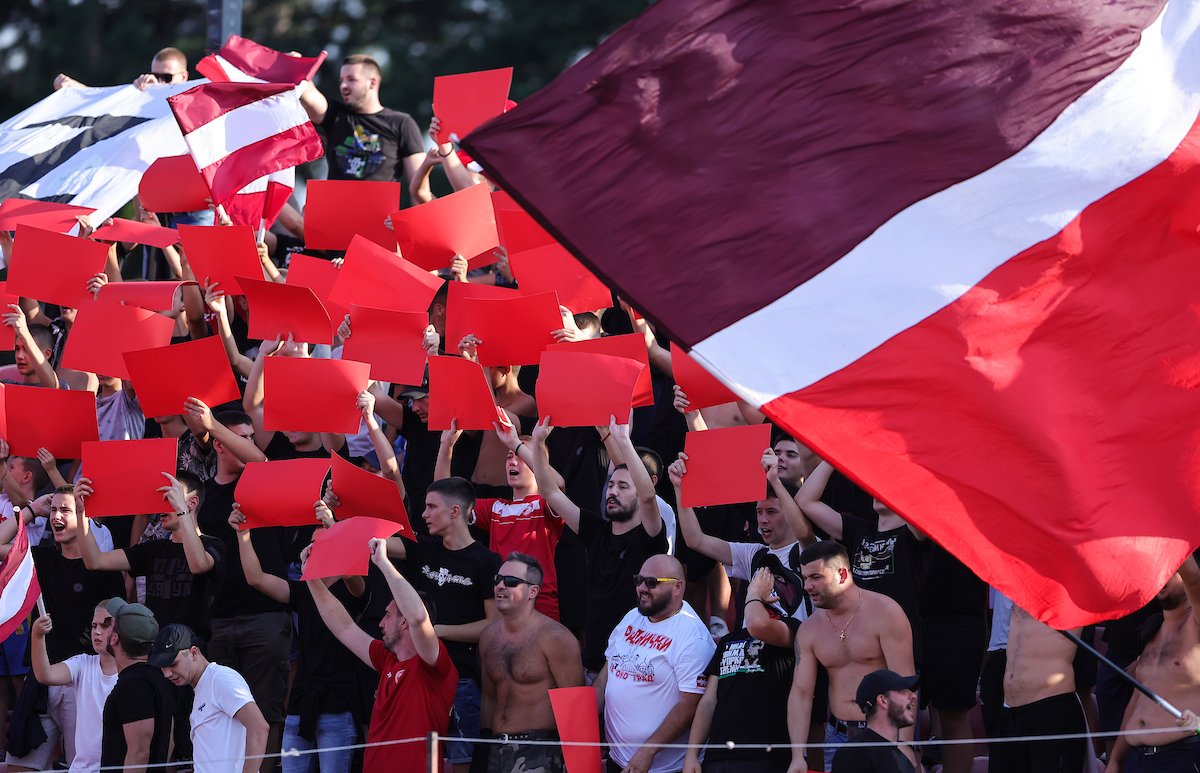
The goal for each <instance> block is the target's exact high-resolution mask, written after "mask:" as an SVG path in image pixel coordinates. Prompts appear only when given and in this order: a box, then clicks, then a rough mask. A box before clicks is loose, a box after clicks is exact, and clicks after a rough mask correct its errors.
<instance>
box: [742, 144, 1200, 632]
mask: <svg viewBox="0 0 1200 773" xmlns="http://www.w3.org/2000/svg"><path fill="white" fill-rule="evenodd" d="M1198 127H1200V124H1197V125H1194V126H1193V127H1192V129H1191V131H1190V133H1189V134H1188V137H1187V138H1186V139H1185V140H1184V142H1183V143H1182V144H1181V145H1180V146H1179V147H1178V148H1177V149H1176V150H1175V152H1174V153H1173V154H1172V155H1171V156H1170V157H1169V158H1168V159H1167V160H1166V161H1165V162H1164V163H1162V164H1160V165H1159V166H1157V167H1155V168H1154V169H1152V170H1151V171H1150V172H1148V173H1146V174H1145V175H1143V176H1141V177H1139V178H1137V179H1135V180H1134V181H1133V182H1131V183H1129V184H1127V185H1125V186H1123V187H1122V188H1119V189H1118V190H1116V191H1114V192H1113V193H1111V194H1109V195H1108V196H1106V197H1104V198H1103V199H1101V200H1100V201H1098V202H1096V203H1094V204H1092V205H1091V206H1089V207H1087V208H1086V209H1085V210H1084V211H1083V212H1082V213H1081V215H1080V216H1079V217H1077V218H1076V219H1075V220H1074V221H1072V222H1071V223H1070V224H1069V225H1068V226H1067V227H1066V228H1064V229H1063V230H1062V231H1061V232H1059V234H1058V235H1056V236H1055V237H1054V238H1051V239H1048V240H1046V241H1044V242H1042V243H1040V244H1038V245H1036V246H1035V247H1033V248H1031V249H1029V250H1026V251H1025V252H1023V253H1021V254H1019V255H1017V256H1015V257H1014V258H1012V259H1010V260H1009V261H1008V262H1007V263H1005V264H1004V265H1002V266H1001V267H1000V268H998V269H996V270H995V271H993V272H992V273H991V274H989V275H988V276H987V277H986V278H985V279H984V280H983V281H981V282H980V283H978V284H977V285H976V286H975V287H974V288H972V289H971V290H969V291H968V292H967V293H966V294H965V295H964V296H963V297H962V298H961V299H960V300H958V301H957V302H956V303H954V304H952V305H950V306H948V307H946V308H944V309H942V310H941V311H939V312H938V313H936V314H933V315H932V316H930V317H928V318H926V319H925V320H923V321H922V322H920V323H919V324H917V325H915V326H913V327H912V328H909V329H908V330H906V331H904V332H902V333H900V334H899V335H896V336H895V337H893V338H892V339H890V340H889V341H887V342H886V343H884V344H883V345H882V346H880V347H878V348H877V349H875V350H874V351H872V352H870V353H869V354H868V355H866V356H865V357H862V358H860V359H859V360H858V361H856V362H854V363H853V364H851V365H849V366H848V367H846V368H843V369H842V370H840V371H838V372H837V373H834V374H832V375H830V376H828V377H826V378H825V379H822V380H821V381H819V382H818V383H816V384H814V385H812V386H810V387H808V388H806V389H803V390H800V391H798V392H794V393H792V394H789V395H786V396H784V397H781V398H779V399H777V400H774V401H772V402H770V403H768V404H767V405H766V406H764V410H765V412H766V413H767V415H768V416H770V417H771V419H772V420H774V421H777V422H779V423H781V424H783V425H784V426H785V427H787V428H788V429H789V430H790V431H792V432H793V433H795V434H796V436H797V437H798V438H802V440H803V442H804V443H805V444H807V445H809V446H811V447H812V448H813V450H815V451H816V452H817V453H819V454H820V455H822V456H824V457H826V458H828V459H829V460H830V461H831V462H832V463H833V464H834V465H835V466H837V467H838V468H839V469H842V470H849V471H853V474H852V475H851V477H853V478H854V479H855V480H856V481H857V482H859V483H860V484H861V485H862V486H863V487H864V488H866V489H868V490H870V491H871V492H873V493H875V494H876V495H877V496H878V497H879V498H880V499H881V500H883V501H884V502H886V503H887V504H888V505H889V506H891V507H892V508H893V509H894V510H896V512H898V513H901V514H902V515H904V516H905V517H906V518H908V519H909V520H910V521H911V522H912V523H913V524H914V525H916V526H917V527H919V528H921V529H923V530H925V531H926V532H928V533H929V534H930V535H931V536H932V537H933V538H934V539H936V540H937V541H938V542H939V543H941V544H942V545H943V546H944V547H946V548H947V549H948V550H949V551H950V552H951V553H953V554H954V555H955V556H957V557H958V558H960V559H961V560H962V561H963V562H964V563H966V564H967V565H968V566H969V567H971V569H973V570H974V571H975V572H976V573H977V574H978V575H979V576H980V577H982V578H983V579H984V580H986V581H987V582H989V583H991V584H992V585H994V586H996V587H997V588H998V589H999V590H1001V591H1002V592H1004V593H1005V594H1006V595H1008V596H1010V597H1011V598H1012V599H1013V601H1014V602H1016V603H1017V604H1019V605H1020V606H1022V607H1024V608H1025V609H1027V610H1028V611H1029V612H1031V613H1032V614H1033V615H1034V616H1036V617H1037V618H1039V619H1040V620H1042V621H1043V622H1046V623H1048V624H1049V625H1050V626H1052V627H1054V628H1060V629H1062V628H1071V627H1075V626H1079V625H1084V624H1088V623H1094V622H1098V621H1100V620H1104V619H1111V618H1114V617H1120V616H1121V615H1124V614H1126V613H1128V612H1132V611H1134V610H1136V609H1138V608H1140V607H1141V606H1142V605H1143V604H1145V603H1146V602H1147V601H1148V600H1149V599H1150V598H1152V597H1153V596H1154V595H1155V593H1156V592H1157V591H1158V590H1159V589H1160V588H1162V586H1163V585H1164V584H1165V583H1166V580H1167V579H1168V578H1169V577H1170V576H1171V574H1172V573H1173V572H1174V571H1175V570H1176V568H1177V567H1178V566H1179V565H1180V564H1181V563H1182V562H1183V560H1184V558H1185V557H1186V556H1187V554H1188V553H1189V552H1190V551H1191V550H1192V549H1193V548H1195V547H1196V545H1197V544H1198V543H1200V519H1197V518H1195V517H1194V513H1195V511H1196V508H1197V507H1198V506H1200V455H1198V454H1197V453H1196V449H1197V444H1198V442H1200V431H1198V430H1197V429H1196V426H1195V422H1192V421H1181V417H1187V416H1196V415H1197V414H1198V413H1200V311H1198V308H1200V307H1198V306H1197V303H1196V293H1195V288H1196V287H1197V286H1200V261H1197V260H1196V246H1197V236H1196V233H1197V225H1198V223H1200V128H1198Z"/></svg>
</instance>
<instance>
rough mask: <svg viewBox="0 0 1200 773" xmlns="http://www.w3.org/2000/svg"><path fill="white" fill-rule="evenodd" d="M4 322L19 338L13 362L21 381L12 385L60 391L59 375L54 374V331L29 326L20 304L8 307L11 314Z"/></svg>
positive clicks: (4, 318)
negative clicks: (58, 389) (57, 389)
mask: <svg viewBox="0 0 1200 773" xmlns="http://www.w3.org/2000/svg"><path fill="white" fill-rule="evenodd" d="M0 318H2V319H3V320H4V324H5V326H6V327H11V328H12V329H13V332H14V335H15V337H16V340H15V343H14V344H13V359H14V361H15V362H16V368H17V373H18V374H19V375H20V376H21V381H19V382H15V381H14V382H9V383H19V384H23V385H25V386H47V387H50V388H52V389H56V388H58V385H59V384H58V374H57V373H56V372H55V370H54V334H53V333H51V332H50V328H48V327H46V326H45V325H39V324H35V323H31V322H29V320H28V319H27V318H26V316H25V312H24V311H22V310H21V307H20V305H19V304H16V303H10V304H8V311H5V312H4V314H3V317H0Z"/></svg>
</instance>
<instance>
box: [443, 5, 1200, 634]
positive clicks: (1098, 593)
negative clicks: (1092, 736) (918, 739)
mask: <svg viewBox="0 0 1200 773" xmlns="http://www.w3.org/2000/svg"><path fill="white" fill-rule="evenodd" d="M1198 23H1200V3H1198V2H1197V1H1196V0H1169V2H1166V1H1163V0H1158V1H1151V2H1142V1H1141V0H1114V1H1113V2H1107V3H1096V2H1092V1H1091V0H1021V1H1019V2H1008V1H1005V2H999V1H997V2H980V3H962V2H958V0H850V1H849V2H847V1H846V0H810V2H805V3H795V2H790V0H718V1H717V2H713V0H660V2H658V3H656V4H655V5H654V6H652V7H651V8H650V9H649V10H647V11H646V12H645V13H644V14H643V15H642V16H641V17H640V18H638V19H637V20H635V21H634V22H632V23H630V24H629V25H627V26H626V27H625V28H623V29H621V30H619V31H618V32H617V33H615V34H614V35H612V36H611V37H609V38H608V39H607V40H606V41H605V42H604V43H603V44H601V45H600V46H599V47H597V49H596V50H595V51H594V52H593V53H592V54H591V55H589V56H588V57H586V58H585V59H583V60H582V61H581V62H579V63H578V64H577V65H575V66H574V67H573V68H571V69H570V70H568V71H567V72H566V73H564V74H563V75H562V76H561V77H560V78H559V79H558V80H556V81H555V82H554V83H552V84H551V85H550V86H549V87H547V88H545V89H543V90H542V91H540V92H538V93H537V94H535V95H534V96H533V97H531V98H529V99H527V100H525V101H524V102H523V103H522V104H521V105H520V107H519V108H517V109H516V110H514V111H512V112H510V113H508V114H506V115H503V116H500V117H498V118H495V119H493V120H492V121H490V122H489V123H487V124H484V125H483V126H482V127H480V128H479V129H477V130H476V131H475V132H474V133H472V134H471V135H469V136H468V137H467V138H466V140H465V142H464V145H465V146H466V148H467V150H468V151H469V152H470V153H471V154H472V155H473V156H475V158H476V159H477V160H479V161H480V162H481V163H482V164H483V166H484V167H485V168H487V169H488V171H489V173H490V174H491V175H492V176H493V177H495V178H496V179H497V180H498V181H499V183H500V185H501V186H502V187H503V188H504V189H505V190H507V191H509V192H510V193H511V194H512V195H513V197H514V198H515V199H517V200H518V201H519V202H520V203H521V204H522V206H525V207H526V208H527V209H528V210H529V211H530V212H531V213H533V214H534V215H535V217H537V219H538V220H539V221H540V222H541V223H542V224H543V225H544V226H546V228H547V229H548V230H550V231H551V232H552V233H553V234H554V235H555V236H556V237H557V238H558V239H559V240H560V241H561V242H562V243H563V244H564V245H567V246H568V247H569V248H570V249H571V250H572V251H573V252H574V253H575V254H576V255H577V256H578V257H579V258H580V259H581V260H582V261H583V262H585V263H586V264H587V265H588V266H589V267H591V268H592V269H593V270H595V271H596V273H597V274H599V275H601V276H602V277H604V278H606V279H608V280H609V281H610V282H611V283H612V284H614V285H615V286H616V287H618V288H619V290H620V292H621V294H622V295H623V296H624V297H625V298H627V299H629V300H631V302H633V303H634V305H635V306H637V307H638V308H639V309H640V310H641V311H643V312H644V313H645V314H646V315H647V316H648V317H650V318H651V319H653V320H654V321H655V322H656V323H658V324H659V325H661V326H662V327H663V328H665V329H666V330H667V331H668V332H669V333H670V334H671V335H672V336H673V338H674V339H675V340H677V341H681V342H682V343H683V344H684V345H685V346H686V347H688V348H689V349H690V352H691V354H692V356H693V357H694V358H695V359H697V360H698V361H699V362H701V363H702V364H703V365H704V366H705V367H706V368H707V369H708V370H710V371H711V372H712V373H714V374H715V375H716V376H718V377H719V378H720V379H721V380H722V381H723V382H725V383H726V384H728V385H729V386H730V387H731V388H733V389H734V390H735V391H736V392H737V393H738V394H739V395H740V396H742V397H743V398H745V399H747V400H749V401H751V402H753V403H755V404H757V405H761V406H762V407H763V409H764V411H765V412H766V413H767V414H768V415H769V416H770V417H771V418H772V419H774V420H775V421H778V422H780V423H781V424H783V425H784V426H786V427H788V428H789V429H790V430H791V431H793V432H794V433H795V434H796V435H797V436H798V437H800V438H802V439H803V440H804V442H806V443H807V444H809V445H810V446H812V447H813V448H814V449H815V450H816V451H817V452H818V453H820V454H821V455H822V456H825V457H826V458H828V459H829V460H830V461H831V462H833V463H834V464H835V465H837V466H838V467H839V468H841V469H843V470H845V471H846V472H847V474H849V475H850V477H852V478H853V479H855V480H856V481H858V482H859V483H860V484H862V485H863V486H864V487H865V488H866V489H868V490H869V491H871V492H872V493H874V494H876V495H877V496H878V497H879V498H880V499H881V500H883V501H884V502H886V503H887V504H888V505H890V506H891V507H892V508H894V509H895V510H896V511H897V512H899V513H901V514H903V515H904V516H905V517H907V518H908V519H909V520H910V521H912V522H913V523H914V524H916V525H917V526H919V527H920V528H922V529H924V530H926V531H928V532H929V533H930V534H931V535H932V536H933V537H934V538H936V539H937V540H938V541H939V542H940V543H942V544H943V545H944V546H946V547H947V548H948V549H949V550H950V551H951V552H953V553H954V554H955V555H957V556H958V557H959V558H961V559H962V560H963V561H965V562H966V563H967V564H968V565H969V566H971V568H972V569H974V570H975V571H976V572H977V573H978V574H979V575H980V576H981V577H983V578H984V579H985V580H987V581H988V582H990V583H992V584H993V585H995V586H997V587H998V588H999V589H1000V590H1002V591H1003V592H1004V593H1006V594H1007V595H1009V596H1010V597H1012V598H1013V599H1014V601H1016V602H1018V603H1020V604H1021V605H1022V606H1023V607H1025V608H1027V609H1029V610H1030V611H1031V612H1033V613H1034V614H1036V615H1037V616H1038V617H1039V618H1040V619H1042V620H1043V621H1045V622H1047V623H1050V624H1051V625H1054V626H1055V627H1059V628H1065V627H1071V626H1076V625H1080V624H1081V623H1087V622H1093V621H1097V620H1102V619H1105V618H1110V617H1115V616H1117V615H1120V614H1123V613H1125V612H1128V611H1131V610H1134V609H1136V608H1138V607H1140V606H1141V605H1142V604H1143V603H1144V602H1145V601H1147V600H1148V599H1149V598H1150V597H1151V596H1153V595H1154V593H1155V592H1156V591H1157V590H1158V589H1159V588H1160V587H1161V586H1162V585H1163V584H1164V582H1165V580H1166V579H1167V577H1169V575H1170V574H1171V573H1172V572H1174V571H1175V568H1176V567H1177V566H1178V565H1179V564H1180V563H1181V562H1182V561H1183V559H1184V557H1185V556H1186V555H1187V553H1188V552H1189V551H1190V550H1191V549H1192V548H1194V547H1195V546H1196V545H1197V543H1200V518H1197V516H1196V509H1197V506H1198V504H1200V470H1198V465H1197V461H1196V460H1197V459H1200V453H1198V451H1200V447H1198V446H1200V432H1198V430H1197V424H1196V416H1197V415H1200V389H1198V386H1200V314H1198V313H1197V311H1196V300H1195V299H1196V298H1197V297H1198V295H1200V236H1198V235H1197V226H1198V225H1200V144H1198V141H1200V128H1198V127H1197V126H1196V123H1197V115H1198V113H1200V35H1198V34H1197V27H1198ZM631 190H634V191H636V192H637V195H635V196H630V195H629V193H630V191H631Z"/></svg>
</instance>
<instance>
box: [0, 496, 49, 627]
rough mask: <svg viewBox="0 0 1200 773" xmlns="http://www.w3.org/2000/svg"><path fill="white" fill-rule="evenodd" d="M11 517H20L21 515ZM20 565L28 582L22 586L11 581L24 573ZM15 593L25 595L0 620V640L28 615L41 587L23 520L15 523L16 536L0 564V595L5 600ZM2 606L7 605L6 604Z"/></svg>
mask: <svg viewBox="0 0 1200 773" xmlns="http://www.w3.org/2000/svg"><path fill="white" fill-rule="evenodd" d="M13 517H14V518H20V517H21V516H20V515H15V516H13ZM22 567H25V568H26V569H27V570H28V572H29V575H28V576H29V584H28V585H27V586H24V587H20V586H18V585H17V583H14V582H13V578H14V577H18V575H23V574H24V572H22V571H21V569H22ZM21 585H24V583H21ZM17 593H24V596H25V597H24V599H23V600H22V601H21V606H20V608H19V610H18V611H17V612H16V613H15V614H14V615H12V616H11V617H9V618H8V619H6V620H0V641H4V640H5V639H7V638H8V637H9V636H10V635H11V634H12V633H13V631H15V630H17V628H19V627H20V626H21V623H23V622H25V619H26V618H27V617H29V612H30V610H32V609H33V607H34V605H35V604H37V599H38V596H40V595H41V593H42V590H41V587H40V586H39V585H38V579H37V572H36V571H35V570H34V568H33V556H32V555H31V554H30V552H29V533H28V532H27V531H26V530H25V523H24V521H21V522H20V523H19V524H18V525H17V536H16V537H14V538H13V542H12V547H11V548H10V549H9V551H8V556H7V557H6V558H5V560H4V565H3V566H0V597H3V600H4V601H5V602H7V601H9V600H10V594H17ZM4 606H8V604H5V605H4Z"/></svg>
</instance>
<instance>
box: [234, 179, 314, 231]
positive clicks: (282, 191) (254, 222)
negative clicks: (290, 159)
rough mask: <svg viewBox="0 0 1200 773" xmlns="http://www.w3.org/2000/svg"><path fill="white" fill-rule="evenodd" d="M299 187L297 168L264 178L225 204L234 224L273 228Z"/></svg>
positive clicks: (243, 189)
mask: <svg viewBox="0 0 1200 773" xmlns="http://www.w3.org/2000/svg"><path fill="white" fill-rule="evenodd" d="M295 188H296V168H295V167H289V168H288V169H283V170H280V171H278V172H271V173H270V174H268V175H263V176H262V177H260V178H258V179H257V180H255V181H254V182H252V183H250V184H249V185H247V186H246V187H245V188H242V189H241V190H240V191H238V192H237V193H236V194H235V195H234V196H233V197H232V198H230V199H228V200H227V201H226V202H225V213H226V214H228V215H229V219H230V220H232V221H233V224H234V225H248V226H252V227H254V228H258V227H260V226H265V227H267V228H270V227H271V226H272V225H274V223H275V218H277V217H279V212H280V211H281V210H282V209H283V205H284V204H287V202H288V199H289V198H290V197H291V195H292V191H293V190H294V189H295Z"/></svg>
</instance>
